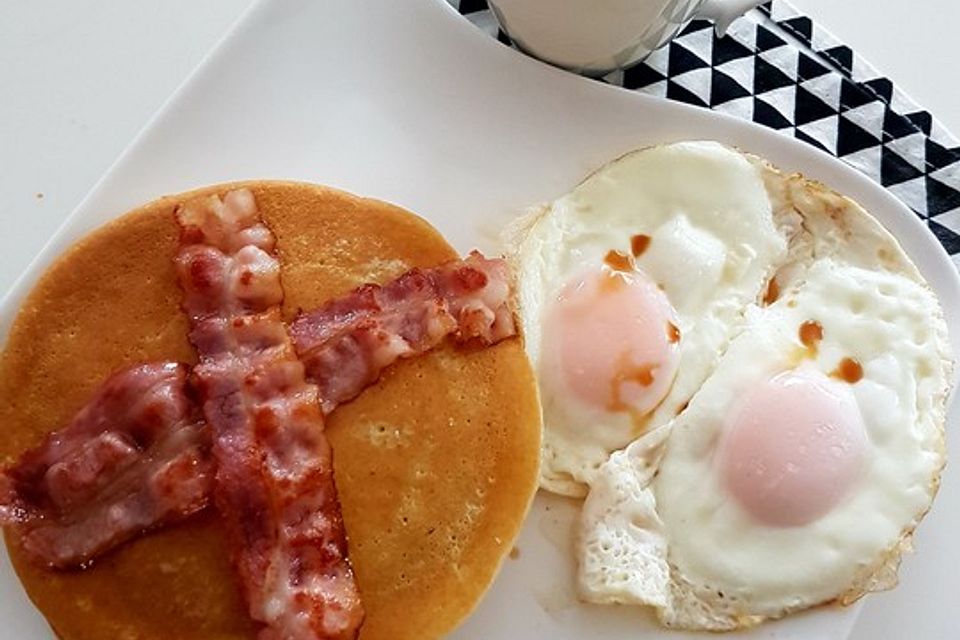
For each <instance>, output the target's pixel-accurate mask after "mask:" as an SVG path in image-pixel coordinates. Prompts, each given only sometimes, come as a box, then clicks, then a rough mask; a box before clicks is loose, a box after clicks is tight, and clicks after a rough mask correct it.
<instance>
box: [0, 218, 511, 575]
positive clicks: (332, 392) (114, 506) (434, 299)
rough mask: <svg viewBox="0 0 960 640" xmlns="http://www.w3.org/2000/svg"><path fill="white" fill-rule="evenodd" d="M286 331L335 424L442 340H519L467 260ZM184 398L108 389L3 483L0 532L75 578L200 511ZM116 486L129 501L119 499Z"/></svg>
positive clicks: (193, 419)
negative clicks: (11, 533)
mask: <svg viewBox="0 0 960 640" xmlns="http://www.w3.org/2000/svg"><path fill="white" fill-rule="evenodd" d="M260 232H261V231H260V230H259V229H258V230H256V231H255V232H251V233H260ZM241 325H242V326H237V327H234V329H233V331H234V333H237V334H239V333H244V332H254V331H259V330H268V331H271V332H274V333H275V336H276V337H278V338H279V339H280V340H283V336H282V335H281V334H280V333H279V327H278V326H277V325H276V324H270V325H269V327H268V326H267V325H266V324H264V323H260V324H257V323H254V322H246V321H244V322H242V323H241ZM255 325H256V326H255ZM290 331H291V334H292V335H293V337H294V340H295V343H296V345H295V346H296V347H297V350H298V353H299V355H300V358H301V359H302V360H303V361H304V362H305V363H306V366H307V376H308V380H309V381H310V382H312V383H314V384H316V385H317V386H318V388H319V397H320V405H321V409H322V410H323V413H324V414H329V413H330V412H331V411H333V410H334V409H335V408H336V407H337V406H338V405H340V404H342V403H344V402H347V401H348V400H351V399H353V398H354V397H355V396H356V395H357V394H359V393H360V392H361V391H362V390H363V389H364V388H366V387H367V386H369V385H370V384H372V383H373V382H374V381H376V380H377V378H378V377H379V376H380V373H381V372H382V371H383V369H384V368H386V367H387V366H389V365H391V364H392V363H393V362H395V361H396V360H397V359H398V358H401V357H404V358H408V357H413V356H416V355H420V354H423V353H425V352H426V351H428V350H430V349H432V348H433V347H435V346H437V345H438V344H439V343H440V342H441V341H442V340H444V339H445V338H446V337H448V336H452V337H453V338H454V339H455V340H457V341H458V342H467V341H479V342H480V343H483V344H494V343H496V342H499V341H501V340H503V339H505V338H509V337H511V336H513V335H515V334H516V326H515V324H514V321H513V314H512V311H511V309H510V287H509V275H508V270H507V265H506V263H505V262H504V260H502V259H499V258H494V259H487V258H484V257H483V256H482V255H480V254H479V253H477V252H474V253H472V254H470V256H469V257H468V258H467V259H466V260H453V261H451V262H448V263H445V264H442V265H440V266H438V267H434V268H431V269H413V270H411V271H408V272H407V273H405V274H403V275H401V276H400V277H399V278H397V279H395V280H393V281H391V282H388V283H386V284H384V285H383V286H378V285H373V284H368V285H364V286H362V287H360V288H358V289H356V290H355V291H353V292H351V293H349V294H347V295H345V296H343V297H341V298H337V299H334V300H331V301H330V302H328V303H326V304H325V305H323V306H322V307H320V308H318V309H315V310H313V311H310V312H307V313H301V314H300V316H299V317H298V318H297V319H296V320H295V322H294V323H293V324H292V325H291V327H290ZM192 335H193V338H194V341H195V342H197V343H198V344H204V345H207V347H208V348H211V349H213V348H219V347H218V346H217V345H218V344H219V343H220V342H221V341H222V340H223V339H224V334H223V332H221V331H219V325H218V324H217V323H216V322H211V323H208V324H205V325H204V326H203V327H202V328H198V329H197V330H195V331H194V332H193V334H192ZM250 339H251V340H253V341H254V342H255V341H256V340H257V338H250ZM151 385H153V386H151ZM187 391H188V389H187V367H186V365H177V364H175V363H155V364H145V365H137V366H133V367H129V368H127V369H123V370H121V371H119V372H117V373H116V374H114V375H113V376H111V377H110V378H109V379H108V380H107V381H105V382H104V383H103V385H102V386H101V387H100V388H99V389H98V390H97V391H96V392H95V393H94V394H93V396H92V397H91V399H90V401H89V402H88V404H87V406H86V407H85V408H84V409H82V410H81V412H80V413H79V414H78V415H77V416H76V418H75V419H74V420H73V421H72V422H71V423H70V424H69V425H68V426H67V427H65V428H64V429H61V430H58V431H57V432H55V433H53V434H51V435H50V436H49V437H48V438H47V439H46V440H45V441H44V442H43V443H41V444H40V445H39V446H38V447H37V448H35V449H32V450H30V451H27V452H26V453H24V454H23V455H22V456H21V458H20V459H19V460H18V461H17V462H16V463H15V464H14V465H12V466H10V467H9V468H8V469H6V470H4V471H3V472H2V473H0V524H8V525H13V526H15V527H16V528H17V529H18V530H19V531H20V533H21V535H22V537H23V539H24V544H25V548H26V549H27V550H28V551H29V552H30V553H31V554H32V555H33V557H34V559H35V560H36V561H37V562H40V563H43V564H47V565H50V566H54V567H57V568H69V567H76V566H80V565H83V564H84V563H87V562H89V561H90V560H92V559H93V558H95V557H96V556H99V555H102V554H103V553H105V552H107V551H110V550H111V549H113V548H114V547H115V546H117V545H119V544H121V543H123V542H125V541H127V540H129V539H130V538H132V537H135V536H136V535H139V534H140V533H142V532H144V531H147V530H150V529H154V528H157V527H159V526H162V525H163V524H166V523H168V522H173V521H176V520H179V519H181V518H184V517H186V516H189V515H191V514H193V513H195V512H197V511H199V510H201V509H202V508H204V507H205V506H206V505H207V503H208V498H209V493H210V491H211V489H212V477H213V462H212V460H211V459H210V456H209V449H210V432H209V429H207V428H206V423H205V422H204V421H203V420H202V418H201V417H200V415H199V414H200V411H199V409H194V408H193V402H194V401H193V399H192V398H191V397H189V396H188V394H187ZM144 425H146V426H144ZM168 432H169V433H168ZM133 461H136V464H131V463H132V462H133ZM121 469H122V470H123V474H120V473H119V471H120V470H121ZM174 474H175V475H174ZM65 481H68V482H69V483H70V487H71V488H72V490H73V491H74V494H76V492H77V491H78V489H77V488H76V487H82V489H83V492H84V493H83V499H82V500H79V499H77V498H76V497H73V498H71V499H69V500H63V499H62V498H61V494H62V491H63V490H62V489H60V488H59V487H60V486H62V485H63V484H64V482H65ZM121 483H124V484H123V486H125V487H126V488H127V490H126V491H118V490H117V487H118V486H120V484H121ZM58 492H59V493H58ZM72 495H73V494H72ZM51 509H53V510H54V511H51ZM108 519H109V521H108Z"/></svg>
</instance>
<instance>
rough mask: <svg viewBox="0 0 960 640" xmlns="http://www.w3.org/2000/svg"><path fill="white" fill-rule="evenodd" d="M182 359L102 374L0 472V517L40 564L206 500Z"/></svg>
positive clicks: (179, 514)
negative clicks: (59, 423) (67, 417)
mask: <svg viewBox="0 0 960 640" xmlns="http://www.w3.org/2000/svg"><path fill="white" fill-rule="evenodd" d="M187 373H188V368H187V367H186V366H185V365H179V364H176V363H155V364H144V365H137V366H133V367H129V368H127V369H123V370H121V371H119V372H117V373H115V374H114V375H113V376H111V377H110V378H109V379H108V380H107V381H106V382H104V383H103V385H102V386H101V387H100V388H99V389H98V390H97V391H96V392H95V393H94V395H93V397H92V398H91V399H90V401H89V402H88V403H87V405H86V406H84V407H83V408H82V409H81V410H80V412H79V413H77V415H76V416H75V417H74V418H73V420H72V421H71V422H70V424H69V425H67V426H66V427H65V428H63V429H61V430H59V431H55V432H53V433H51V434H50V435H49V436H47V437H46V439H45V440H44V441H43V442H42V443H41V444H40V445H39V446H38V447H36V448H34V449H32V450H30V451H28V452H26V453H25V454H23V455H22V456H21V458H20V459H19V460H18V461H17V462H16V463H15V464H14V465H13V466H11V467H10V468H8V469H6V470H4V471H3V472H2V473H0V524H3V525H8V526H12V527H14V529H16V530H17V531H18V532H19V533H20V535H21V540H22V544H23V548H24V549H25V550H26V551H27V552H28V553H29V554H30V555H31V556H32V557H33V559H34V560H35V561H36V562H38V563H42V564H46V565H48V566H51V567H58V568H67V567H75V566H78V565H83V564H84V563H87V562H89V561H90V560H91V559H92V558H93V557H94V556H96V555H99V554H100V553H102V552H104V551H106V550H108V549H110V548H112V547H115V546H116V545H118V544H120V543H122V542H124V541H126V540H129V539H130V538H133V537H135V536H137V535H139V534H141V533H143V532H144V531H146V530H147V529H151V528H154V527H157V526H160V525H164V524H167V523H169V522H173V521H176V520H180V519H182V518H185V517H187V516H189V515H191V514H193V513H196V512H197V511H199V510H201V509H203V508H204V507H205V506H206V504H207V499H208V496H209V494H210V485H211V483H212V478H213V473H212V461H211V459H210V456H209V435H208V434H207V433H206V425H205V423H204V422H203V421H202V420H201V419H200V417H199V415H197V413H196V412H195V410H194V405H193V403H192V402H191V400H190V399H189V398H188V397H187V393H186V391H187V386H186V381H187Z"/></svg>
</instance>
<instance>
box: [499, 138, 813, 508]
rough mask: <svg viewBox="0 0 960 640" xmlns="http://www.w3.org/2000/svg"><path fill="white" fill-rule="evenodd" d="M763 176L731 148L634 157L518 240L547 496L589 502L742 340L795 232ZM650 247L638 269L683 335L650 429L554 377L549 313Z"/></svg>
mask: <svg viewBox="0 0 960 640" xmlns="http://www.w3.org/2000/svg"><path fill="white" fill-rule="evenodd" d="M763 180H764V174H763V170H762V168H761V167H758V166H757V165H756V164H755V163H752V162H750V161H749V160H748V159H747V158H745V157H744V156H743V155H742V154H739V153H737V152H735V151H733V150H731V149H728V148H726V147H724V146H722V145H719V144H717V143H712V142H686V143H678V144H672V145H666V146H661V147H656V148H652V149H647V150H644V151H639V152H635V153H631V154H629V155H626V156H624V157H622V158H620V159H619V160H617V161H615V162H613V163H611V164H609V165H607V166H605V167H603V168H602V169H600V170H599V171H597V172H596V173H594V174H593V175H591V176H590V177H589V178H587V180H586V181H584V182H583V183H582V184H581V185H580V186H578V187H577V188H576V189H575V190H574V191H573V192H571V193H570V194H568V195H566V196H564V197H562V198H560V199H558V200H556V201H555V202H553V203H551V204H550V205H548V206H546V207H543V208H542V209H540V210H538V211H536V212H534V213H532V214H530V215H529V216H527V217H525V218H524V219H522V220H520V221H519V222H518V223H516V224H515V225H513V227H512V228H511V229H510V230H508V233H507V236H508V242H509V244H510V247H511V249H510V253H511V255H512V260H513V263H514V267H515V270H516V273H517V279H518V285H519V295H518V299H519V300H518V301H519V307H520V309H519V310H520V318H521V321H522V325H523V330H524V335H525V343H526V347H527V351H528V354H529V356H530V358H531V360H532V362H533V365H534V368H535V370H536V371H537V373H538V379H539V381H540V383H541V388H540V391H541V401H542V404H543V413H544V427H545V433H544V441H543V464H542V468H541V486H543V487H545V488H546V489H549V490H551V491H554V492H557V493H561V494H566V495H574V496H576V495H583V494H584V493H585V491H586V485H587V484H589V483H590V482H591V481H592V480H593V478H594V476H595V474H596V470H597V469H598V468H599V466H600V465H601V464H602V463H603V462H604V461H606V459H607V458H608V457H609V455H610V453H612V452H613V451H616V450H617V449H620V448H622V447H624V446H626V445H627V444H628V443H629V442H630V441H631V440H633V439H634V438H636V437H637V436H638V435H639V434H640V433H642V432H644V431H646V430H651V429H655V428H656V427H658V426H659V425H662V424H664V423H666V422H667V421H668V420H670V419H671V418H673V417H674V416H675V415H676V414H677V412H678V411H680V410H681V409H682V408H683V407H684V406H685V404H686V402H687V401H688V400H689V398H690V397H691V396H692V395H693V393H694V392H695V391H696V390H697V389H698V388H699V387H700V385H701V384H702V382H703V380H704V379H705V378H706V377H707V375H708V374H709V373H710V371H711V370H712V368H713V366H714V364H715V362H716V359H717V356H718V354H719V353H720V352H721V351H722V350H723V348H724V346H725V345H726V343H727V342H728V340H729V338H730V337H731V336H732V335H733V334H734V333H736V332H737V331H738V328H737V327H738V323H739V322H740V321H741V320H742V313H743V309H744V308H745V307H746V305H747V304H748V303H750V302H752V301H755V300H756V299H757V297H758V296H759V295H760V294H761V291H762V289H763V288H764V287H765V286H766V282H767V280H768V278H769V276H770V274H771V272H772V270H773V269H774V267H775V265H776V264H778V263H779V262H782V261H783V259H784V258H785V256H786V250H787V239H788V237H789V236H790V235H792V234H793V233H795V232H796V219H795V216H792V214H790V213H789V212H788V213H787V214H786V215H785V216H783V217H781V218H779V219H776V218H775V216H774V213H773V207H772V205H771V201H770V198H769V196H768V193H767V191H766V189H765V186H764V181H763ZM637 234H643V235H647V236H649V237H650V238H651V239H650V243H649V246H648V248H647V249H646V251H645V252H643V253H642V254H641V255H640V256H639V257H638V258H637V260H636V264H637V267H638V269H640V270H641V271H642V272H644V273H645V274H646V275H647V276H648V277H650V278H651V279H652V280H653V281H654V282H656V283H657V284H658V285H660V286H661V287H662V288H663V290H664V292H665V293H666V295H667V298H668V299H669V301H670V303H671V305H672V306H673V308H674V309H675V310H676V313H677V318H678V324H679V329H680V334H681V336H682V337H681V340H680V361H679V368H678V374H677V376H676V378H675V379H674V382H673V385H672V387H671V389H670V391H669V393H668V395H667V396H666V398H665V399H664V400H663V401H662V402H661V404H660V405H659V406H658V407H657V408H656V409H655V410H654V411H653V412H652V413H651V414H648V416H646V417H645V418H644V419H643V420H640V421H638V420H637V419H636V417H635V416H631V415H629V414H627V413H612V412H606V411H598V410H595V409H593V408H591V407H588V406H586V405H584V404H583V403H580V402H578V401H577V399H576V398H575V397H573V396H571V394H569V393H565V392H564V390H563V389H562V388H558V386H557V385H554V384H550V382H551V381H552V380H554V379H557V377H558V376H556V375H554V374H555V373H556V372H550V371H545V370H544V364H543V358H541V354H542V353H543V352H544V350H545V349H550V348H551V345H546V344H543V343H542V339H543V335H544V322H545V319H546V317H547V308H548V307H549V304H550V302H551V300H553V299H554V298H555V297H556V296H557V293H558V292H559V291H560V289H561V288H562V287H563V286H564V284H565V283H566V282H568V281H569V280H570V279H571V278H573V277H575V276H576V275H577V274H578V273H581V272H582V271H583V270H584V269H585V268H588V267H590V266H594V267H597V266H599V265H600V264H602V261H603V258H604V256H605V255H606V254H607V252H609V251H610V250H617V251H620V252H622V253H625V254H629V253H630V251H631V243H630V239H631V237H632V236H634V235H637Z"/></svg>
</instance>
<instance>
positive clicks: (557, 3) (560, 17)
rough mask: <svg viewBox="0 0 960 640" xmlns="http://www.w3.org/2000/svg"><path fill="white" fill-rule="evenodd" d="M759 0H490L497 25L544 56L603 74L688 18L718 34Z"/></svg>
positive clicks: (637, 56) (631, 60)
mask: <svg viewBox="0 0 960 640" xmlns="http://www.w3.org/2000/svg"><path fill="white" fill-rule="evenodd" d="M762 1H763V0H489V4H490V8H491V9H493V12H494V14H495V15H496V16H497V20H498V21H499V22H500V26H501V28H502V29H503V30H504V31H505V32H506V33H507V35H509V36H510V38H511V39H512V40H513V42H514V43H515V44H516V45H517V46H518V47H519V48H520V49H521V50H523V51H525V52H526V53H529V54H530V55H532V56H534V57H536V58H540V59H541V60H544V61H546V62H549V63H551V64H554V65H557V66H559V67H563V68H565V69H570V70H572V71H577V72H579V73H584V74H587V75H603V74H605V73H608V72H610V71H613V70H614V69H618V68H626V67H629V66H630V65H633V64H636V63H637V62H640V61H641V60H643V59H644V58H645V57H647V56H648V55H649V54H650V52H651V51H653V50H654V49H657V48H659V47H661V46H663V45H664V44H666V43H667V42H669V40H670V39H671V38H673V36H675V35H676V34H677V32H678V31H679V30H680V29H681V28H682V27H683V26H684V25H685V24H687V23H688V22H689V21H690V20H692V19H693V18H708V19H710V20H713V21H714V22H715V23H716V26H717V31H718V32H720V33H721V35H722V34H723V32H724V31H726V29H727V27H728V26H729V25H730V23H731V22H733V21H734V20H736V19H737V18H738V17H740V16H741V15H743V14H744V13H745V12H747V11H748V10H749V9H751V8H753V7H755V6H757V5H758V4H760V3H761V2H762Z"/></svg>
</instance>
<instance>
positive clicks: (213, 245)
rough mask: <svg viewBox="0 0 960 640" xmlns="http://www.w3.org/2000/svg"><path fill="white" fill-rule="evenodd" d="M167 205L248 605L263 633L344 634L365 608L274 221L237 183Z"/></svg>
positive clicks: (225, 512) (298, 637)
mask: <svg viewBox="0 0 960 640" xmlns="http://www.w3.org/2000/svg"><path fill="white" fill-rule="evenodd" d="M176 218H177V222H178V224H179V225H180V227H181V240H180V252H179V254H178V256H177V258H176V266H177V271H178V275H179V278H180V283H181V286H182V287H183V290H184V298H183V309H184V311H185V312H186V313H187V315H188V316H189V318H190V322H191V327H192V329H191V333H190V340H191V342H192V343H193V345H194V346H195V347H196V349H197V353H198V355H199V359H200V362H199V364H198V365H197V367H196V368H195V370H194V373H195V376H196V378H197V381H198V386H199V389H200V393H201V396H202V398H203V412H204V415H205V416H206V419H207V422H208V423H209V424H210V427H211V431H212V434H213V456H214V459H215V461H216V465H217V472H216V481H215V486H214V497H215V501H216V504H217V507H218V509H219V510H220V512H221V514H222V516H223V518H224V520H225V523H226V528H227V531H228V532H229V535H230V537H231V539H232V544H233V557H234V564H235V567H236V570H237V573H238V576H239V580H240V584H241V587H242V590H243V593H244V595H245V597H246V600H247V604H248V607H249V611H250V615H251V617H252V618H253V619H254V620H256V621H258V622H261V623H263V624H264V628H263V629H262V631H261V633H260V638H261V640H312V639H340V638H353V637H355V636H356V634H357V631H358V629H359V627H360V624H361V621H362V619H363V609H362V607H361V604H360V596H359V592H358V590H357V586H356V582H355V580H354V576H353V571H352V569H351V567H350V563H349V561H348V559H347V545H346V534H345V531H344V526H343V521H342V518H341V514H340V505H339V502H338V500H337V494H336V488H335V486H334V481H333V462H332V455H331V450H330V446H329V444H328V443H327V440H326V438H325V436H324V433H323V414H322V413H321V410H320V405H319V399H318V395H317V387H316V386H315V385H312V384H308V383H307V381H306V379H305V376H304V370H303V365H302V364H301V363H300V361H299V360H298V359H297V356H296V353H295V352H294V350H293V345H292V344H291V342H290V339H289V337H288V336H287V332H286V327H285V326H284V325H283V323H282V321H281V317H280V307H279V305H280V303H281V302H282V299H283V290H282V288H281V286H280V264H279V262H278V261H277V258H276V256H275V255H274V244H275V241H274V237H273V234H272V233H271V232H270V230H269V229H267V227H266V226H264V225H263V224H262V223H261V222H260V219H259V213H258V211H257V207H256V203H255V201H254V198H253V194H252V193H250V192H249V191H247V190H236V191H231V192H229V193H227V194H226V196H225V197H224V198H223V200H221V199H220V198H218V197H216V196H210V197H205V198H201V199H196V200H193V201H189V202H187V203H185V204H183V205H182V206H181V207H179V208H178V210H177V212H176Z"/></svg>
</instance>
